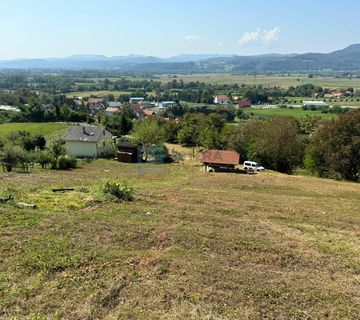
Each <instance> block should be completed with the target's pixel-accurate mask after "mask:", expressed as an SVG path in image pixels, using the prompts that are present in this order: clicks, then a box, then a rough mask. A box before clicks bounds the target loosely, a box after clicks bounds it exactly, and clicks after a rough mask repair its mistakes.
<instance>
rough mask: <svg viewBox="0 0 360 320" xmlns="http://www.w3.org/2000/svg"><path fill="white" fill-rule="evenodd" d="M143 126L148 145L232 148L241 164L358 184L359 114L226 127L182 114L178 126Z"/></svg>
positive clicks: (215, 118) (159, 122) (217, 119)
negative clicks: (175, 144) (246, 162)
mask: <svg viewBox="0 0 360 320" xmlns="http://www.w3.org/2000/svg"><path fill="white" fill-rule="evenodd" d="M141 123H142V125H141V126H142V128H141V129H142V132H144V133H146V134H144V137H145V136H146V143H147V144H150V143H151V142H152V143H153V144H157V143H158V142H159V141H162V140H164V141H167V142H171V143H179V144H181V145H184V146H188V147H200V148H203V149H226V150H235V151H237V152H239V153H240V155H241V159H242V161H245V160H253V161H257V162H258V163H260V164H261V165H263V166H265V167H266V168H269V169H273V170H276V171H280V172H284V173H293V172H295V171H296V170H299V169H301V170H304V171H305V172H306V173H308V174H312V175H317V176H320V177H329V178H340V179H346V180H351V181H360V111H359V110H357V111H352V112H349V113H346V114H344V115H340V116H339V117H337V118H334V119H333V120H331V121H323V120H321V119H320V118H319V117H312V116H308V117H306V118H304V119H302V120H296V119H294V118H292V117H280V116H279V117H274V118H271V119H268V120H249V121H246V122H243V123H240V124H239V125H229V124H226V120H225V118H224V116H222V115H220V114H216V113H211V114H209V115H207V116H206V115H205V114H201V113H186V114H185V115H184V116H183V117H182V119H181V121H180V122H179V123H176V122H175V121H166V120H164V118H162V117H155V118H153V119H150V120H143V121H142V122H141ZM146 123H147V124H148V127H146ZM144 127H145V128H144ZM149 128H151V130H150V129H149ZM136 129H137V127H135V128H134V131H133V134H134V135H135V136H137V130H136ZM149 132H151V134H150V133H149ZM144 139H145V138H144ZM151 139H153V140H151Z"/></svg>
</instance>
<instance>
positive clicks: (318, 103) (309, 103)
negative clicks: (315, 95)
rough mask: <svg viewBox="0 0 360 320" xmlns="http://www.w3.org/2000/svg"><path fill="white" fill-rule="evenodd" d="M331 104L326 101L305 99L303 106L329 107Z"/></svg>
mask: <svg viewBox="0 0 360 320" xmlns="http://www.w3.org/2000/svg"><path fill="white" fill-rule="evenodd" d="M328 106H329V105H328V104H327V103H326V102H324V101H303V107H315V108H321V107H328Z"/></svg>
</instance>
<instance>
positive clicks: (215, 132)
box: [197, 113, 225, 149]
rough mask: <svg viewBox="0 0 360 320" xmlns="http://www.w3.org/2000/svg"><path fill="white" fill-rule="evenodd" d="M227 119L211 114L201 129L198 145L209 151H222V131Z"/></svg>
mask: <svg viewBox="0 0 360 320" xmlns="http://www.w3.org/2000/svg"><path fill="white" fill-rule="evenodd" d="M224 126H225V119H224V118H223V117H222V116H220V115H219V114H216V113H211V114H210V115H208V116H207V117H206V120H205V122H204V124H203V125H202V127H201V128H200V133H199V136H198V138H197V144H198V145H199V146H202V147H205V148H207V149H222V148H223V141H222V130H223V129H224Z"/></svg>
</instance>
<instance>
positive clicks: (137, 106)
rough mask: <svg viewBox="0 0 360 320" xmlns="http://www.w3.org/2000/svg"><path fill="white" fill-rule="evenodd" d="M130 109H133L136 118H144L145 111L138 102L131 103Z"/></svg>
mask: <svg viewBox="0 0 360 320" xmlns="http://www.w3.org/2000/svg"><path fill="white" fill-rule="evenodd" d="M131 109H132V110H133V111H134V113H135V115H136V118H137V119H144V118H145V113H144V111H143V109H142V107H141V106H140V104H138V103H137V104H134V105H132V106H131Z"/></svg>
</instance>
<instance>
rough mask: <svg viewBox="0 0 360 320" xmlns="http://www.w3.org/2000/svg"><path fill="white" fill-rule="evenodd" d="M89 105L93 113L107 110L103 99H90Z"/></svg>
mask: <svg viewBox="0 0 360 320" xmlns="http://www.w3.org/2000/svg"><path fill="white" fill-rule="evenodd" d="M87 105H88V107H89V109H90V111H91V113H97V112H99V111H100V110H104V109H105V105H104V99H102V98H90V99H89V100H88V101H87Z"/></svg>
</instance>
